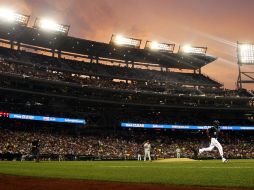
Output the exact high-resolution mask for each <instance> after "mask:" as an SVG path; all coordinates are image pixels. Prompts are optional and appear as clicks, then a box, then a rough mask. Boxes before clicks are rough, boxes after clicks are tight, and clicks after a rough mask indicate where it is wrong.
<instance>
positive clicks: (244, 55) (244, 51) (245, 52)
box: [237, 43, 254, 64]
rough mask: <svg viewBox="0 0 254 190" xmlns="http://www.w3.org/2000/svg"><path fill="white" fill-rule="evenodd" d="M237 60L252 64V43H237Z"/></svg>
mask: <svg viewBox="0 0 254 190" xmlns="http://www.w3.org/2000/svg"><path fill="white" fill-rule="evenodd" d="M237 55H238V62H239V63H241V64H254V44H239V43H238V44H237Z"/></svg>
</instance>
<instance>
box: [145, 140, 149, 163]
mask: <svg viewBox="0 0 254 190" xmlns="http://www.w3.org/2000/svg"><path fill="white" fill-rule="evenodd" d="M144 151H145V156H144V161H146V157H148V159H149V161H151V154H150V152H151V144H150V142H149V140H147V141H146V142H145V144H144Z"/></svg>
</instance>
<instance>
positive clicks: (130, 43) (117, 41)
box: [110, 34, 141, 48]
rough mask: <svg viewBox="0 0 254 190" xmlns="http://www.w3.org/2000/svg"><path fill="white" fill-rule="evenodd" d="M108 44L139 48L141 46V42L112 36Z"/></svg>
mask: <svg viewBox="0 0 254 190" xmlns="http://www.w3.org/2000/svg"><path fill="white" fill-rule="evenodd" d="M110 44H114V45H120V46H127V47H134V48H139V47H140V45H141V40H139V39H134V38H127V37H123V36H121V35H114V34H113V35H112V37H111V40H110Z"/></svg>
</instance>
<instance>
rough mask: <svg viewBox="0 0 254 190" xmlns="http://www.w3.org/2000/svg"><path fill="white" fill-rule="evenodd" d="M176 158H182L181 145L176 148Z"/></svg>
mask: <svg viewBox="0 0 254 190" xmlns="http://www.w3.org/2000/svg"><path fill="white" fill-rule="evenodd" d="M176 158H181V149H180V148H179V147H177V149H176Z"/></svg>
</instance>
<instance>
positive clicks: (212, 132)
mask: <svg viewBox="0 0 254 190" xmlns="http://www.w3.org/2000/svg"><path fill="white" fill-rule="evenodd" d="M219 124H220V122H219V121H218V120H215V121H214V122H213V126H212V127H211V128H209V129H207V130H206V134H207V136H208V138H209V139H210V140H211V143H210V146H209V147H207V148H201V149H198V150H194V155H195V156H197V154H202V153H203V152H205V151H212V150H213V149H214V147H216V148H218V150H219V153H220V156H221V159H222V162H228V160H227V159H226V158H224V155H223V148H222V146H221V144H220V142H219V141H218V137H219V134H220V127H219Z"/></svg>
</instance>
